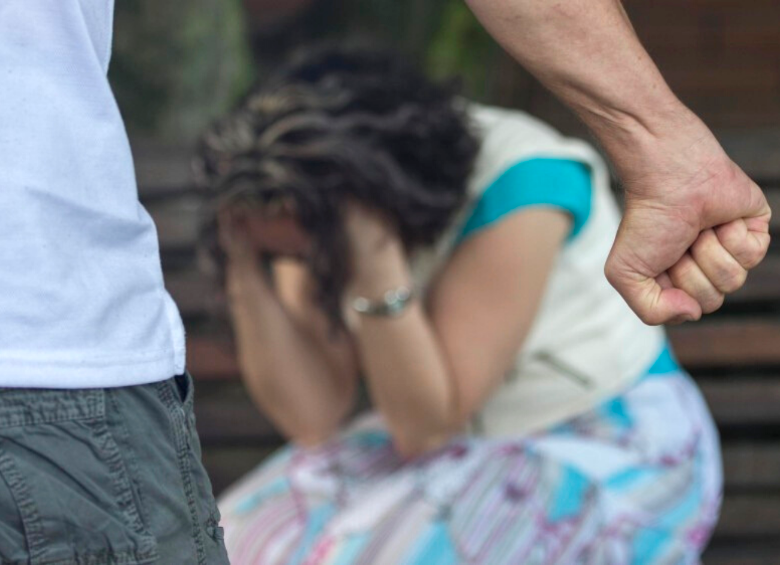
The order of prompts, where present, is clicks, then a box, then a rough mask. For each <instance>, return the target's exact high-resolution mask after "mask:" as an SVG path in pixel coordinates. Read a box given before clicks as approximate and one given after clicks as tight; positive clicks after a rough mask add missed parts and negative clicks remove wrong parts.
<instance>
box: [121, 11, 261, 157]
mask: <svg viewBox="0 0 780 565" xmlns="http://www.w3.org/2000/svg"><path fill="white" fill-rule="evenodd" d="M251 77H252V72H251V63H250V60H249V56H248V48H247V44H246V33H245V29H244V22H243V17H242V9H241V3H240V1H239V0H180V1H178V2H160V1H159V0H122V1H121V2H117V5H116V22H115V37H114V55H113V60H112V64H111V71H110V78H111V82H112V85H113V87H114V91H115V93H116V96H117V100H118V102H119V105H120V108H121V109H122V112H123V114H124V116H125V120H126V122H127V124H128V128H129V129H130V130H131V131H135V132H142V133H144V134H148V135H153V136H155V137H158V138H163V139H167V140H171V141H178V142H185V143H186V142H190V141H192V140H193V139H194V138H195V137H196V136H197V135H198V134H199V132H200V131H201V130H202V129H203V127H204V126H205V125H206V124H207V123H209V122H210V121H211V120H212V119H213V118H214V117H215V116H217V115H219V114H220V113H222V112H224V111H225V110H226V109H227V108H228V107H229V106H230V105H231V104H232V103H233V102H234V101H235V99H236V96H237V95H238V94H239V93H242V92H243V91H244V90H245V89H246V86H247V84H248V82H249V81H250V80H251Z"/></svg>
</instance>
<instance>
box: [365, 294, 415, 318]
mask: <svg viewBox="0 0 780 565" xmlns="http://www.w3.org/2000/svg"><path fill="white" fill-rule="evenodd" d="M412 300H414V291H413V290H412V289H411V288H409V287H408V286H400V287H398V288H396V289H393V290H389V291H387V292H386V293H385V295H384V297H382V298H381V299H380V300H369V299H368V298H363V297H358V298H356V299H355V300H353V301H352V309H353V310H355V312H357V313H358V314H363V315H364V316H373V317H378V318H397V317H398V316H400V315H401V314H403V313H404V311H405V310H406V308H407V307H408V306H409V304H411V302H412Z"/></svg>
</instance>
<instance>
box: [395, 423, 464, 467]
mask: <svg viewBox="0 0 780 565" xmlns="http://www.w3.org/2000/svg"><path fill="white" fill-rule="evenodd" d="M391 435H392V437H393V447H394V448H395V450H396V451H397V452H398V454H399V455H400V456H401V457H402V458H404V459H415V458H417V457H421V456H423V455H425V454H426V453H430V452H432V451H436V450H437V449H440V448H441V447H443V446H444V445H446V444H447V442H448V441H449V440H450V438H451V437H452V435H453V434H452V432H450V431H447V430H425V431H423V430H421V429H419V428H417V429H415V428H412V429H408V430H397V431H393V432H391Z"/></svg>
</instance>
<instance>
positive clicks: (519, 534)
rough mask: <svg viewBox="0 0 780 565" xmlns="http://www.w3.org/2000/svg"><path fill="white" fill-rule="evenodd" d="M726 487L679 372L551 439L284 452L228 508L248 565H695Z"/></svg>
mask: <svg viewBox="0 0 780 565" xmlns="http://www.w3.org/2000/svg"><path fill="white" fill-rule="evenodd" d="M721 488H722V475H721V462H720V453H719V447H718V438H717V433H716V431H715V428H714V426H713V423H712V420H711V417H710V415H709V412H708V410H707V408H706V406H705V404H704V402H703V400H702V398H701V396H700V393H699V391H698V389H697V388H696V386H695V385H694V383H693V382H692V381H691V379H690V377H688V376H687V375H686V374H685V373H683V372H681V371H679V370H675V371H673V372H667V373H663V374H650V375H648V376H646V377H644V378H643V379H642V380H640V381H639V382H638V383H637V384H636V385H634V386H633V388H631V389H630V390H629V391H627V392H626V393H625V394H623V395H622V396H620V397H617V398H615V399H612V400H610V401H608V402H606V403H604V404H602V405H601V406H599V407H598V408H596V409H594V410H592V411H591V412H589V413H587V414H584V415H582V416H579V417H577V418H575V419H573V420H570V421H568V422H566V423H564V424H562V425H559V426H557V427H555V428H553V429H550V430H545V431H544V432H542V433H538V434H536V435H533V436H530V437H525V438H522V439H485V438H475V437H462V438H456V439H454V440H453V441H451V442H450V443H449V444H448V445H447V446H446V447H445V448H443V449H440V450H438V451H437V452H435V453H432V454H429V455H426V456H425V457H423V458H420V459H416V460H413V461H404V460H402V459H401V458H400V457H399V456H398V455H397V453H396V452H395V451H394V449H393V447H392V444H391V441H390V438H389V436H388V434H387V433H386V432H385V431H384V429H383V427H382V424H381V421H380V420H379V418H378V417H377V416H375V415H370V416H367V417H365V418H363V419H361V420H360V421H358V422H357V423H356V424H355V425H353V426H352V427H351V428H349V429H348V430H347V431H346V432H344V433H343V434H342V435H341V436H340V437H338V438H337V439H334V440H333V441H331V442H330V443H328V444H326V445H324V446H321V447H318V448H315V449H308V450H304V449H300V448H293V447H288V448H285V449H283V450H281V451H280V452H279V453H277V454H276V456H274V457H272V458H271V459H270V460H269V461H268V462H266V463H264V464H263V465H261V466H260V467H258V468H257V469H256V470H255V471H254V472H252V473H250V474H249V475H248V476H246V477H245V478H244V479H242V480H241V481H240V482H239V483H238V484H237V485H235V486H234V487H233V488H232V489H231V490H230V491H229V492H228V493H227V494H226V495H225V496H224V497H223V498H222V500H221V502H220V509H221V511H222V514H223V522H222V525H223V526H224V528H225V540H226V543H227V546H228V553H229V554H230V558H231V562H232V563H233V564H234V565H276V564H279V565H282V564H284V565H454V564H478V565H504V564H506V565H515V564H519V565H536V564H539V565H568V564H572V565H574V564H577V565H580V564H583V565H623V564H626V565H629V564H631V565H639V564H642V565H644V564H659V565H660V564H669V565H683V564H694V563H698V561H699V556H700V554H701V551H702V550H703V548H704V546H705V545H706V542H707V541H708V539H709V536H710V534H711V532H712V530H713V528H714V526H715V523H716V521H717V516H718V512H719V508H720V502H721Z"/></svg>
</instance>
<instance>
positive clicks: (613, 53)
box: [467, 0, 688, 152]
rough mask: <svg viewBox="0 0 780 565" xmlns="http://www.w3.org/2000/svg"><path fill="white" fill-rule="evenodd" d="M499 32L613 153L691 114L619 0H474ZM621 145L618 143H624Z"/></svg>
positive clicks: (512, 51)
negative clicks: (625, 141)
mask: <svg viewBox="0 0 780 565" xmlns="http://www.w3.org/2000/svg"><path fill="white" fill-rule="evenodd" d="M467 2H468V3H469V5H470V6H471V7H472V9H473V10H474V12H475V14H476V15H477V17H478V18H479V19H480V20H481V21H482V23H483V24H484V25H485V27H486V28H487V29H488V30H489V31H490V32H491V33H492V34H493V36H494V37H495V38H496V39H497V40H498V41H499V42H500V43H501V44H502V45H503V46H504V47H505V48H506V49H507V50H508V51H509V53H510V54H512V55H513V56H514V57H515V58H516V59H517V60H518V61H520V62H521V63H522V64H523V65H524V66H525V67H526V68H527V69H528V70H530V71H531V72H532V73H533V74H534V75H535V76H536V77H537V78H538V79H539V80H541V82H542V83H543V84H545V86H547V87H548V88H549V89H550V90H551V91H552V92H553V93H555V94H556V95H557V96H558V97H559V98H561V99H562V100H563V101H564V102H565V103H566V104H567V105H569V106H570V107H571V108H572V110H574V111H575V112H576V113H577V114H578V115H579V116H580V118H581V119H582V120H583V121H584V122H585V123H586V124H587V125H588V127H590V128H591V130H592V131H593V132H594V133H595V134H596V135H597V136H598V138H599V140H600V141H601V142H602V143H603V144H604V145H605V148H606V149H607V151H608V152H611V151H612V150H619V144H620V143H621V140H622V139H623V138H626V137H631V136H635V135H637V134H640V135H641V134H645V133H649V134H651V135H654V134H657V135H660V134H662V132H655V131H654V130H655V129H657V128H659V127H661V128H663V127H665V124H668V123H673V122H674V121H675V120H677V119H678V118H679V117H680V116H687V115H688V113H687V112H686V110H685V108H684V107H683V106H682V104H681V103H680V102H679V101H678V100H677V98H676V97H675V96H674V94H673V93H672V92H671V90H670V89H669V87H668V86H667V84H666V82H665V81H664V79H663V77H662V76H661V73H660V72H659V71H658V69H657V67H656V66H655V64H654V63H653V61H652V59H651V58H650V56H649V55H648V54H647V52H646V51H645V49H644V48H643V47H642V45H641V43H640V42H639V39H638V38H637V36H636V34H635V33H634V30H633V28H632V26H631V23H630V21H629V19H628V16H627V15H626V13H625V11H624V10H623V7H622V5H621V3H620V1H619V0H467ZM616 145H617V146H618V147H616Z"/></svg>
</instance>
